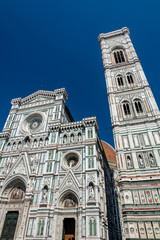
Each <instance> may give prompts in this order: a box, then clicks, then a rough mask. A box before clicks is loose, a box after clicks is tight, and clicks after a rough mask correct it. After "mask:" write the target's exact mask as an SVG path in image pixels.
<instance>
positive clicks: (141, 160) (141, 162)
mask: <svg viewBox="0 0 160 240" xmlns="http://www.w3.org/2000/svg"><path fill="white" fill-rule="evenodd" d="M139 164H140V166H144V164H143V159H142V158H141V156H139Z"/></svg>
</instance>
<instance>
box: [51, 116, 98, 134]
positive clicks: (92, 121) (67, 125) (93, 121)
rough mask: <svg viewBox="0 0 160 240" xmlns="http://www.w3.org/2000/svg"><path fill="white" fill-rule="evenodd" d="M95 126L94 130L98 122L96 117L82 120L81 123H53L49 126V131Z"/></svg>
mask: <svg viewBox="0 0 160 240" xmlns="http://www.w3.org/2000/svg"><path fill="white" fill-rule="evenodd" d="M93 125H96V128H97V129H98V122H97V118H96V117H89V118H83V119H82V121H77V122H70V123H65V124H64V123H63V124H61V123H55V124H52V125H50V126H49V129H48V130H49V131H53V130H56V129H57V128H59V129H61V130H65V129H71V128H75V127H76V128H77V127H85V126H93Z"/></svg>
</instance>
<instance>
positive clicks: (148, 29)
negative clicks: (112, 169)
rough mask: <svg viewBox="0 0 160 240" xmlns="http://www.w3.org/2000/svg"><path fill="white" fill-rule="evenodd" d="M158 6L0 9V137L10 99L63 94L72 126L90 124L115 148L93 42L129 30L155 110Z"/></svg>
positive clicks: (31, 3)
mask: <svg viewBox="0 0 160 240" xmlns="http://www.w3.org/2000/svg"><path fill="white" fill-rule="evenodd" d="M159 12H160V1H159V0H152V1H149V0H134V1H133V0H130V1H127V0H122V1H118V0H110V1H109V0H105V1H104V0H99V1H95V0H92V1H91V0H85V1H84V0H81V1H78V0H77V1H75V0H74V1H73V0H66V1H64V0H62V1H55V0H46V1H44V0H43V1H42V0H27V1H22V0H16V1H8V0H1V1H0V82H1V91H0V129H1V130H2V128H3V126H4V123H5V120H6V117H7V115H8V112H9V110H10V107H11V104H10V102H11V99H12V98H16V97H25V96H27V95H29V94H31V93H33V92H35V91H37V90H40V89H42V90H50V91H52V90H54V89H57V88H61V87H65V88H66V90H67V92H68V95H69V99H68V100H67V102H66V103H67V105H68V107H69V109H70V111H71V113H72V115H73V117H74V119H75V121H78V120H81V119H82V118H84V117H91V116H96V117H97V119H98V123H99V134H100V137H101V139H103V140H105V141H107V142H108V143H110V144H111V145H112V146H113V137H112V130H111V123H110V113H109V108H108V101H107V95H106V94H107V93H106V86H105V79H104V74H103V65H102V60H101V52H100V46H99V43H98V40H97V37H98V35H99V34H100V33H102V32H103V33H105V32H110V31H114V30H117V29H119V28H122V27H124V26H126V27H128V28H129V29H130V32H131V39H132V41H133V44H134V47H135V49H136V51H137V54H138V56H139V58H140V61H141V63H142V66H143V69H144V71H145V74H146V76H147V79H148V81H149V83H150V85H151V87H152V91H153V93H154V96H155V98H156V100H157V102H158V105H159V88H160V83H159V68H160V67H159V62H160V61H159V59H160V57H159V56H160V48H159V40H160V26H159V23H160V17H159V16H160V15H159Z"/></svg>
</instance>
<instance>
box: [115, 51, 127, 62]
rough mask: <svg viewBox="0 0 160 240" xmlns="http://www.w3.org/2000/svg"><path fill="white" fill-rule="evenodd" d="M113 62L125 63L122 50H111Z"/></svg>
mask: <svg viewBox="0 0 160 240" xmlns="http://www.w3.org/2000/svg"><path fill="white" fill-rule="evenodd" d="M113 56H114V62H115V63H123V62H126V58H125V54H124V51H123V49H114V50H113Z"/></svg>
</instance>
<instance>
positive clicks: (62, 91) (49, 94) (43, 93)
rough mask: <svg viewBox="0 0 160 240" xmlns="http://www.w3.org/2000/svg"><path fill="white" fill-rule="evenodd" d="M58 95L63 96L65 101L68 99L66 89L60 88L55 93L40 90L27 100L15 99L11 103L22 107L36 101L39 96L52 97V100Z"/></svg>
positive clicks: (26, 98)
mask: <svg viewBox="0 0 160 240" xmlns="http://www.w3.org/2000/svg"><path fill="white" fill-rule="evenodd" d="M57 95H63V96H64V98H65V99H67V98H68V94H67V92H66V90H65V88H60V89H56V90H54V91H44V90H39V91H37V92H35V93H32V94H30V95H29V96H27V97H25V98H21V97H20V98H14V99H12V101H11V103H12V105H13V104H18V105H22V104H25V103H27V102H30V101H31V100H34V99H35V98H36V97H37V96H42V97H44V96H45V97H50V98H54V99H55V97H56V96H57Z"/></svg>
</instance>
